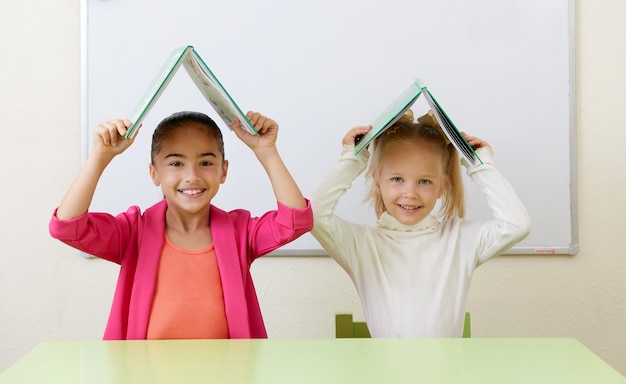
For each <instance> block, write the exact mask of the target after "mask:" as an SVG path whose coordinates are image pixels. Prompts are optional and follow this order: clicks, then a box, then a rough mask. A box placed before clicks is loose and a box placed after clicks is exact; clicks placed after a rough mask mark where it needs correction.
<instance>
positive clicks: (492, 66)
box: [81, 0, 578, 255]
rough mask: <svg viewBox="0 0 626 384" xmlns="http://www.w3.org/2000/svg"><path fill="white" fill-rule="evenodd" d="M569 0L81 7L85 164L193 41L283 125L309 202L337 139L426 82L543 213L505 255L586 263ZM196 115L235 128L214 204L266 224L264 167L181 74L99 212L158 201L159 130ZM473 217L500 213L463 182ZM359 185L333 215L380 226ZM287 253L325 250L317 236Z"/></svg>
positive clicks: (111, 177)
mask: <svg viewBox="0 0 626 384" xmlns="http://www.w3.org/2000/svg"><path fill="white" fill-rule="evenodd" d="M573 3H574V1H573V0H547V1H546V0H509V1H499V0H476V1H467V0H465V1H464V0H441V1H426V0H370V1H365V2H364V1H358V0H332V1H331V0H316V1H314V2H313V1H308V2H305V1H289V0H264V1H260V0H229V1H222V2H213V1H211V2H206V1H200V0H181V1H163V0H160V1H157V2H155V1H148V0H125V1H121V0H83V1H82V10H81V11H82V31H83V33H82V43H81V44H82V52H83V53H82V61H83V62H82V103H83V105H82V113H83V115H82V130H83V132H82V140H83V153H82V156H83V159H84V158H86V155H87V153H88V151H89V149H90V146H91V134H92V129H93V127H94V126H95V125H96V124H98V123H100V122H102V121H105V120H108V119H111V118H117V117H127V116H130V114H131V113H132V110H133V108H134V107H135V105H136V103H137V102H138V101H139V99H140V98H141V97H142V96H143V94H144V93H145V91H146V88H147V87H148V86H149V84H150V83H151V81H152V79H153V77H154V76H155V75H156V73H157V72H158V71H159V69H160V68H161V65H162V64H163V62H164V61H165V59H166V58H167V56H168V54H169V53H170V52H171V51H172V50H173V49H174V48H176V47H179V46H183V45H193V46H194V47H195V48H196V50H197V51H198V53H199V54H200V55H201V56H202V57H203V59H204V61H205V62H206V63H207V65H208V66H209V67H210V68H211V69H212V70H213V72H214V73H215V75H216V76H217V77H218V78H219V79H220V81H221V83H222V84H223V85H224V87H225V88H226V89H227V90H228V91H229V93H230V94H231V96H232V97H233V98H234V99H235V101H236V102H237V103H238V104H239V106H240V107H241V108H242V109H243V110H244V111H247V110H254V111H261V112H262V113H263V114H265V115H267V116H270V117H272V118H274V119H275V120H276V121H278V123H279V124H280V131H279V137H278V147H279V151H280V153H281V155H282V157H283V160H284V161H285V163H286V164H287V166H288V168H289V169H290V171H291V172H292V174H293V175H294V177H295V179H296V181H297V182H298V184H299V185H300V187H301V189H302V191H303V193H304V194H305V196H308V195H310V193H311V191H312V190H313V188H314V186H315V185H316V184H317V183H318V182H319V181H320V180H321V179H322V178H323V177H324V176H325V174H326V172H328V170H329V169H330V168H331V167H332V166H333V165H334V164H335V163H336V161H337V159H338V157H339V152H340V147H341V139H342V137H343V136H344V134H345V133H346V132H347V130H348V129H349V128H351V127H353V126H356V125H365V124H369V123H370V122H371V121H372V120H374V118H375V117H376V116H377V115H378V113H380V112H381V111H382V110H383V109H384V108H385V107H386V106H387V105H388V104H389V103H390V102H391V101H392V100H394V99H395V98H396V96H397V95H399V94H400V93H401V92H402V91H404V90H405V89H406V87H407V86H408V85H409V84H410V83H411V82H412V81H413V80H414V79H415V78H418V77H419V78H421V79H422V81H424V83H425V84H426V85H427V86H428V88H429V90H430V91H431V92H432V93H433V94H434V95H435V97H436V98H437V100H438V101H439V103H440V104H441V105H442V106H443V108H444V109H445V110H446V112H447V114H448V115H449V116H450V118H451V119H452V120H453V121H454V122H455V124H456V125H457V127H459V129H461V130H464V131H467V132H468V133H470V134H472V135H476V136H479V137H481V138H483V139H485V140H487V141H488V142H489V143H490V144H491V145H492V146H493V148H494V150H495V153H496V155H495V157H494V160H495V162H496V165H497V167H498V169H499V170H500V171H501V172H502V173H503V174H504V175H505V176H506V177H507V178H508V179H509V180H510V181H511V183H512V184H513V186H514V188H515V189H516V190H517V191H518V194H519V195H520V197H521V199H522V200H523V201H524V203H525V204H526V206H527V208H528V210H529V212H530V215H531V217H532V220H533V228H532V233H531V234H530V236H529V237H528V238H527V239H525V240H524V241H522V242H521V243H520V244H518V245H517V246H516V247H515V248H513V249H512V250H511V251H509V252H508V253H513V254H556V253H558V254H575V253H576V252H577V251H578V234H577V232H578V230H577V222H576V169H575V164H576V134H575V104H574V103H575V84H574V60H573V57H574V33H573V31H574V26H573V14H574V10H573ZM180 110H198V111H203V112H206V113H207V114H208V115H209V116H211V117H213V118H214V119H215V120H216V122H217V123H218V125H220V126H221V127H222V129H223V131H224V136H225V146H226V158H227V159H228V160H229V161H230V167H229V175H228V178H227V180H226V183H225V184H224V185H223V186H222V188H221V189H220V191H219V193H218V195H217V196H216V198H215V199H214V204H215V205H217V206H218V207H220V208H222V209H225V210H230V209H235V208H245V209H248V210H250V211H251V212H252V214H253V215H255V216H258V215H261V214H262V213H264V212H266V211H268V210H270V209H274V208H275V207H276V202H275V198H274V195H273V192H272V189H271V186H270V183H269V181H268V179H267V176H266V174H265V172H264V171H263V169H262V167H261V166H260V165H259V164H258V162H257V161H256V159H255V158H254V156H253V155H252V153H251V151H250V150H249V149H248V148H247V147H245V145H244V144H243V143H241V142H240V141H239V140H238V139H237V138H236V136H235V135H234V133H232V132H230V131H229V130H228V128H226V127H225V125H224V124H223V122H222V121H221V120H220V119H219V117H218V116H217V114H216V113H215V112H214V111H213V110H212V109H211V108H210V106H209V105H208V104H207V102H206V101H205V99H204V98H203V96H202V95H201V94H200V92H199V91H198V90H197V89H196V88H195V86H194V85H193V83H192V82H191V80H190V79H189V78H188V76H187V74H186V73H185V72H184V71H179V73H178V74H177V75H176V76H175V77H174V79H173V80H172V82H171V83H170V85H169V87H168V88H167V90H166V91H165V92H164V94H163V95H162V96H161V98H160V99H159V101H158V102H157V103H156V105H155V107H154V108H153V109H152V111H151V112H150V114H149V115H148V116H147V118H146V119H145V120H144V124H143V128H142V130H141V131H140V132H139V135H138V136H137V138H136V141H135V143H134V145H133V146H132V147H131V148H130V149H128V150H127V151H126V153H124V154H122V155H121V156H118V158H116V159H114V161H113V162H112V163H111V165H110V166H109V168H107V170H106V171H105V173H104V175H103V177H102V180H101V182H100V184H99V185H98V189H97V191H96V195H95V196H94V201H93V204H92V210H102V211H107V212H111V213H118V212H121V211H124V210H126V208H127V207H128V206H130V205H139V206H140V207H142V208H144V209H145V208H147V207H148V206H150V205H152V204H154V203H155V202H157V201H158V200H159V199H160V198H161V193H160V189H159V188H157V187H155V186H154V185H153V184H152V182H151V181H150V178H149V174H148V163H149V159H150V156H149V147H150V139H151V135H152V130H153V128H154V127H155V126H156V124H158V122H159V121H160V120H161V119H163V118H164V117H166V116H168V115H169V114H171V113H172V112H176V111H180ZM466 181H467V182H466V186H467V187H466V205H467V215H466V217H467V218H468V219H483V218H488V217H489V216H490V213H489V210H488V209H487V205H486V203H485V202H484V199H483V197H482V195H480V194H479V193H478V192H477V189H476V188H475V186H474V185H473V184H472V183H471V181H469V180H466ZM365 191H366V186H365V182H364V180H363V178H362V177H361V178H359V179H357V180H356V181H355V182H354V185H353V188H352V189H351V190H350V191H348V193H347V195H346V196H345V197H344V198H343V199H342V200H341V201H340V203H339V205H338V207H337V213H338V214H339V215H340V216H342V217H345V218H347V219H349V220H352V221H356V222H363V223H369V224H374V222H375V217H374V212H373V208H371V207H370V206H368V205H366V204H363V203H362V200H363V197H364V196H365ZM275 254H285V255H323V254H325V252H324V251H323V250H322V249H321V247H320V245H319V244H318V243H317V242H316V241H315V239H314V238H313V237H312V236H311V235H310V234H306V235H305V236H303V237H302V238H300V239H298V240H296V241H294V242H293V243H291V244H289V245H286V246H284V247H283V248H282V249H281V250H279V251H276V253H275Z"/></svg>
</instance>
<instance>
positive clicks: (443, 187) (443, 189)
mask: <svg viewBox="0 0 626 384" xmlns="http://www.w3.org/2000/svg"><path fill="white" fill-rule="evenodd" d="M442 180H443V182H442V183H441V186H440V187H439V191H438V192H437V198H438V199H440V198H441V196H443V194H444V193H445V192H446V190H447V189H448V178H447V177H442Z"/></svg>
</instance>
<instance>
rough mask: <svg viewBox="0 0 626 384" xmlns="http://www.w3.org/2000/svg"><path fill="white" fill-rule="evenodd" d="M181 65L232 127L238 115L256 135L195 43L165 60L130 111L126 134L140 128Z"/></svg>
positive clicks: (128, 134) (133, 134)
mask: <svg viewBox="0 0 626 384" xmlns="http://www.w3.org/2000/svg"><path fill="white" fill-rule="evenodd" d="M181 65H182V66H183V67H185V70H186V71H187V73H188V74H189V76H190V77H191V79H192V80H193V82H194V84H195V85H196V86H197V87H198V89H199V90H200V93H202V95H203V96H204V97H205V98H206V99H207V101H208V102H209V104H211V106H212V107H213V109H215V111H216V112H217V114H218V115H220V117H221V118H222V120H223V121H224V123H225V124H226V125H227V126H228V128H231V129H232V124H233V122H234V120H235V118H239V121H240V122H241V124H242V126H243V128H244V129H245V130H246V131H248V132H249V133H251V134H254V135H257V134H258V132H257V131H256V129H255V128H254V126H253V125H252V124H251V123H250V121H249V120H248V119H247V118H246V115H245V114H244V113H243V112H242V111H241V109H240V108H239V106H238V105H237V103H235V101H234V100H233V98H232V97H231V96H230V94H229V93H228V92H227V91H226V89H225V88H224V86H222V84H221V83H220V82H219V80H218V79H217V77H216V76H215V75H214V74H213V72H212V71H211V70H210V69H209V67H208V66H207V65H206V63H205V62H204V60H202V58H201V57H200V55H199V54H198V53H197V52H196V50H195V49H194V48H193V46H191V45H188V46H184V47H180V48H177V49H175V50H174V51H172V53H170V55H169V56H168V58H167V60H165V63H164V64H163V66H162V67H161V70H160V71H159V72H158V73H157V75H156V77H155V78H154V80H153V81H152V83H151V85H150V87H149V88H148V89H147V91H146V94H145V95H144V97H143V98H142V99H141V100H140V101H139V103H137V106H136V107H135V110H134V113H133V114H132V115H131V121H132V122H133V125H132V126H131V127H130V128H129V129H128V131H127V132H126V135H125V137H126V138H132V137H134V136H135V134H136V133H137V128H138V127H139V125H140V124H141V122H142V121H143V120H144V118H145V117H146V115H147V114H148V112H150V109H152V107H153V106H154V104H155V103H156V101H157V100H158V99H159V97H160V96H161V94H163V91H165V89H166V88H167V86H168V84H169V83H170V81H171V80H172V78H173V77H174V75H175V74H176V72H177V71H178V69H179V68H180V66H181Z"/></svg>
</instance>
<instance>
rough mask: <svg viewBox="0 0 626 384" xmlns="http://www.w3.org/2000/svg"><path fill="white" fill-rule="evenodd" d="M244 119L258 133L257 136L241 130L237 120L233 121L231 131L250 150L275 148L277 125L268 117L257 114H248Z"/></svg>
mask: <svg viewBox="0 0 626 384" xmlns="http://www.w3.org/2000/svg"><path fill="white" fill-rule="evenodd" d="M246 117H247V118H248V120H249V121H250V123H252V125H253V126H254V128H255V129H256V130H257V131H258V132H259V134H258V135H252V134H250V133H248V132H247V131H246V130H244V129H243V127H242V126H241V122H240V121H239V119H235V121H234V122H233V126H232V128H233V131H234V132H235V134H236V135H237V137H239V139H240V140H241V141H243V142H244V143H245V144H246V145H247V146H248V147H250V148H251V149H252V150H257V149H261V148H269V147H275V146H276V139H277V137H278V123H276V121H274V120H273V119H270V118H269V117H266V116H264V115H262V114H260V113H259V112H252V111H250V112H248V113H246Z"/></svg>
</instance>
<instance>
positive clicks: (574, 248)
mask: <svg viewBox="0 0 626 384" xmlns="http://www.w3.org/2000/svg"><path fill="white" fill-rule="evenodd" d="M88 1H89V0H81V1H80V12H81V144H82V145H81V162H84V161H85V159H86V158H87V155H88V148H89V145H90V143H89V140H90V134H89V132H90V131H89V129H91V127H88V121H89V116H88V105H89V104H88V103H89V100H88V89H89V88H88V86H89V85H88V68H89V62H88V49H89V47H88V37H87V31H88V4H87V3H88ZM568 4H569V6H568V7H569V10H568V11H569V12H568V13H569V14H568V19H569V21H568V23H569V87H570V98H569V104H570V106H569V108H570V109H569V114H570V130H569V154H570V156H569V160H570V166H569V170H570V175H569V177H570V204H571V206H570V225H571V231H570V244H569V245H568V246H553V247H550V246H545V247H514V248H512V249H511V250H509V251H508V252H506V253H505V254H509V255H561V254H565V255H575V254H577V253H578V251H579V233H578V231H579V227H578V168H577V148H578V145H577V131H576V126H577V116H576V98H577V95H576V91H577V88H576V65H575V64H576V40H575V36H576V25H575V20H576V12H575V0H568ZM271 255H275V256H327V253H326V252H325V251H324V250H323V249H305V250H299V249H281V250H277V251H275V252H273V253H272V254H271Z"/></svg>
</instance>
